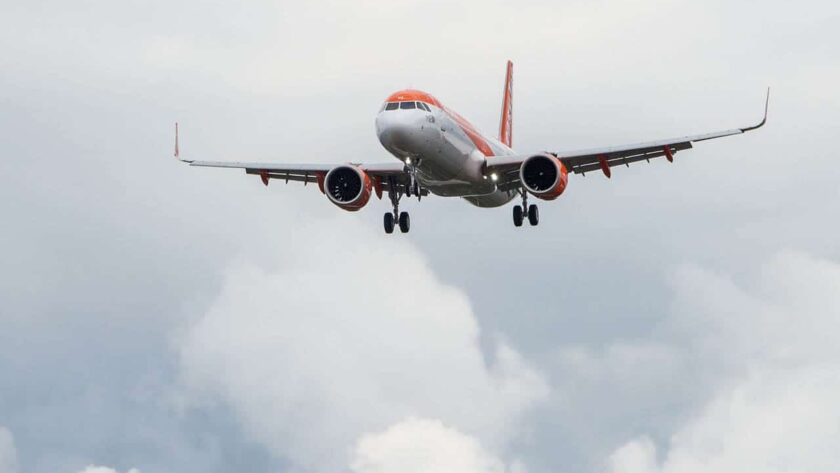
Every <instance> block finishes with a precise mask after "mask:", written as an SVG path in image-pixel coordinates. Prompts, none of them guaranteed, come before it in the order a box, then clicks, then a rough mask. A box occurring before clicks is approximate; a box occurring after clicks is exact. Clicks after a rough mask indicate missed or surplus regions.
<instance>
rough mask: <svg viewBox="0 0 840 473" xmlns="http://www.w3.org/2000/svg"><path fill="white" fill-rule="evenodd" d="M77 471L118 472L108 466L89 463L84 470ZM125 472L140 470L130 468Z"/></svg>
mask: <svg viewBox="0 0 840 473" xmlns="http://www.w3.org/2000/svg"><path fill="white" fill-rule="evenodd" d="M79 473H119V472H118V471H117V470H115V469H113V468H108V467H107V466H93V465H90V466H88V467H87V468H85V469H84V470H82V471H80V472H79ZM126 473H140V470H138V469H136V468H132V469H130V470H128V471H127V472H126Z"/></svg>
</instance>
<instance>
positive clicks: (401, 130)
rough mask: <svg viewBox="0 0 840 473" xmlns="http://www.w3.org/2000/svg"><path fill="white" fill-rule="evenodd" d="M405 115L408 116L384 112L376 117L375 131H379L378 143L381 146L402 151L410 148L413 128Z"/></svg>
mask: <svg viewBox="0 0 840 473" xmlns="http://www.w3.org/2000/svg"><path fill="white" fill-rule="evenodd" d="M406 115H408V114H401V113H389V112H385V113H380V114H379V116H377V117H376V129H377V130H378V131H379V142H380V143H382V146H384V147H385V148H388V149H398V150H402V151H408V150H410V149H411V148H412V141H413V135H414V133H413V126H412V123H411V122H410V120H407V118H408V117H407V116H406Z"/></svg>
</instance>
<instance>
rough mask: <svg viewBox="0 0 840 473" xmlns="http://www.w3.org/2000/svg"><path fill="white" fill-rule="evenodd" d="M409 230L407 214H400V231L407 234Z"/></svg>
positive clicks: (409, 221)
mask: <svg viewBox="0 0 840 473" xmlns="http://www.w3.org/2000/svg"><path fill="white" fill-rule="evenodd" d="M410 228H411V218H409V216H408V212H400V231H401V232H403V233H408V230H409V229H410Z"/></svg>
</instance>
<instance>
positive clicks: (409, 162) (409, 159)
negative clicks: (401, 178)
mask: <svg viewBox="0 0 840 473" xmlns="http://www.w3.org/2000/svg"><path fill="white" fill-rule="evenodd" d="M405 164H408V165H409V166H410V165H411V158H405Z"/></svg>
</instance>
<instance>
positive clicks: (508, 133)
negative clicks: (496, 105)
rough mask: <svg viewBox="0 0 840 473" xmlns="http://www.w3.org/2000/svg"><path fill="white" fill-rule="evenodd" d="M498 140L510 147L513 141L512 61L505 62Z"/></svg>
mask: <svg viewBox="0 0 840 473" xmlns="http://www.w3.org/2000/svg"><path fill="white" fill-rule="evenodd" d="M499 141H501V142H502V143H504V144H505V145H507V147H509V148H510V147H511V146H512V143H513V63H512V62H510V61H508V62H507V75H506V76H505V95H504V98H503V99H502V118H501V120H500V122H499Z"/></svg>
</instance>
